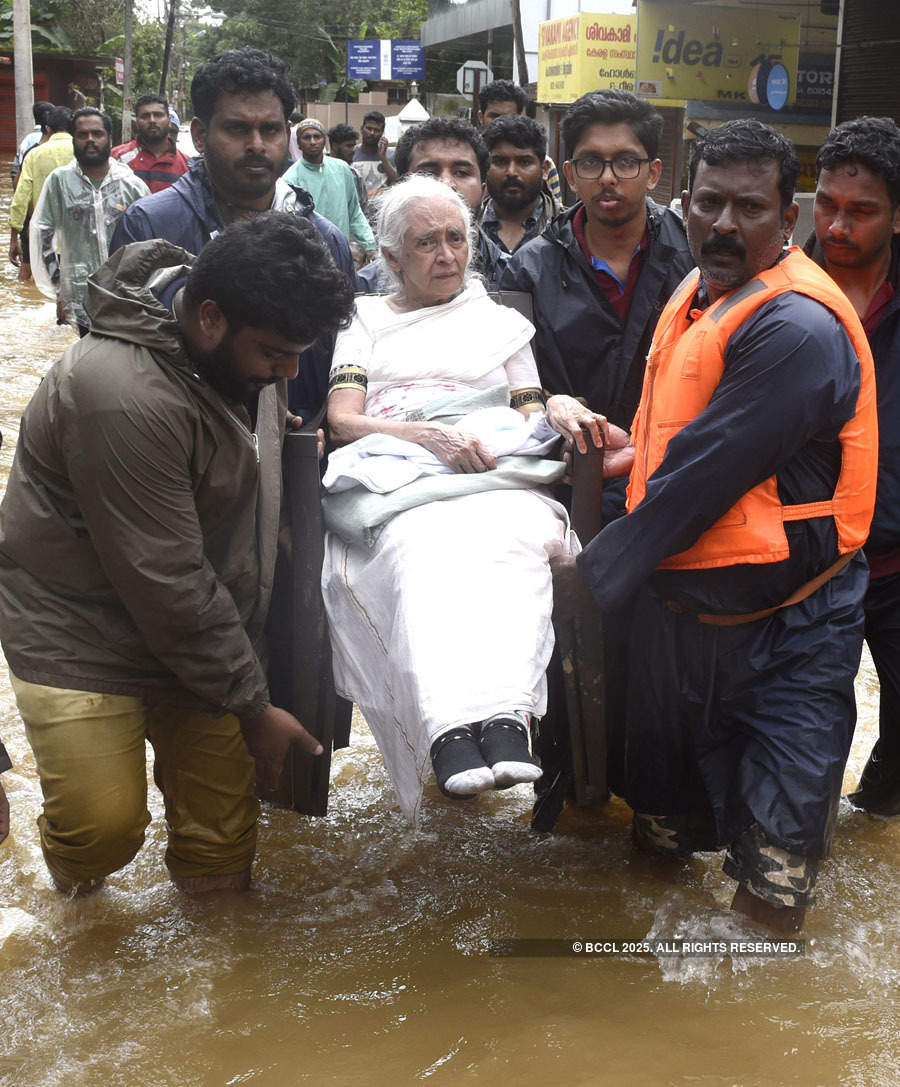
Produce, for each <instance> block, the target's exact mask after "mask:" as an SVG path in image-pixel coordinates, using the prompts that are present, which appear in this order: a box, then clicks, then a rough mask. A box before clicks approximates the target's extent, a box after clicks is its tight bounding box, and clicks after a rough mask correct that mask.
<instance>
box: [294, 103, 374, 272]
mask: <svg viewBox="0 0 900 1087" xmlns="http://www.w3.org/2000/svg"><path fill="white" fill-rule="evenodd" d="M297 144H298V146H299V147H300V155H301V157H300V158H299V159H298V160H297V161H296V162H295V163H294V164H293V166H291V168H290V169H289V170H288V171H287V173H286V174H285V175H284V180H285V181H287V182H288V184H290V185H296V186H298V187H299V188H301V189H306V191H307V192H308V193H309V194H310V196H312V198H313V200H314V201H315V205H316V211H317V212H318V213H319V214H320V215H324V216H325V218H326V219H328V220H329V221H330V222H332V223H334V225H335V226H336V227H337V228H338V230H341V231H343V233H344V234H346V235H347V237H348V239H349V240H350V241H351V242H356V244H357V245H359V246H360V247H361V248H362V250H363V252H364V253H365V255H366V257H367V258H369V259H371V256H374V253H375V235H374V234H373V233H372V228H371V227H370V226H369V223H368V220H367V219H366V217H365V215H363V213H362V209H361V208H360V206H359V197H358V196H357V195H356V183H355V182H354V180H353V171H352V170H351V169H350V167H349V166H348V165H347V163H346V162H344V161H343V159H339V158H335V157H333V156H326V154H325V127H324V125H323V124H322V123H321V122H320V121H317V120H315V119H314V118H312V117H307V118H305V119H304V120H302V121H300V123H299V124H298V125H297Z"/></svg>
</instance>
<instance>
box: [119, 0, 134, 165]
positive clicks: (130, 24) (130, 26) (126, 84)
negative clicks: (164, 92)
mask: <svg viewBox="0 0 900 1087" xmlns="http://www.w3.org/2000/svg"><path fill="white" fill-rule="evenodd" d="M133 35H134V4H133V0H125V56H124V58H123V67H124V68H125V74H124V76H123V79H122V143H128V141H129V140H130V139H131V65H132V60H133V58H132V54H131V40H132V37H133Z"/></svg>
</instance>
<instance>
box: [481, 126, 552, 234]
mask: <svg viewBox="0 0 900 1087" xmlns="http://www.w3.org/2000/svg"><path fill="white" fill-rule="evenodd" d="M481 138H482V139H483V140H484V143H485V146H486V147H487V149H488V151H489V152H490V156H491V158H490V166H489V167H488V172H487V191H488V197H487V200H485V202H484V203H483V204H482V206H481V218H480V221H481V228H482V230H484V231H485V233H486V234H487V235H488V237H489V238H492V239H493V240H494V241H495V242H496V243H497V245H499V246H500V248H501V249H502V250H503V251H504V252H506V253H515V251H516V250H517V249H518V248H519V247H520V246H522V245H524V244H525V243H526V242H528V241H531V239H532V238H536V237H537V236H538V235H539V234H540V233H542V232H543V230H544V229H545V228H546V226H547V224H548V223H549V222H550V220H551V219H553V218H554V216H556V215H557V214H558V213H559V205H558V204H557V202H556V200H555V199H554V198H553V196H552V194H551V193H550V191H549V190H545V186H544V159H545V157H546V154H547V134H546V132H544V129H543V128H542V127H541V126H540V125H539V124H538V123H537V121H533V120H532V119H531V118H530V117H520V116H518V115H517V114H510V115H507V116H502V117H498V118H497V120H496V121H493V122H492V123H491V124H489V125H488V126H487V128H485V129H484V130H483V131H482V133H481Z"/></svg>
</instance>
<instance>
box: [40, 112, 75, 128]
mask: <svg viewBox="0 0 900 1087" xmlns="http://www.w3.org/2000/svg"><path fill="white" fill-rule="evenodd" d="M71 124H72V111H71V110H70V109H69V107H68V106H51V107H50V110H49V112H48V113H47V116H46V117H45V118H44V127H45V128H49V129H50V131H51V132H71V131H72V129H71Z"/></svg>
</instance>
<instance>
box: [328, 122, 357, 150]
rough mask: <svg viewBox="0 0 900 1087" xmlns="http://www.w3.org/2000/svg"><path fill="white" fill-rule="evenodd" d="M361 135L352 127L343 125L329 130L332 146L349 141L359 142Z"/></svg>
mask: <svg viewBox="0 0 900 1087" xmlns="http://www.w3.org/2000/svg"><path fill="white" fill-rule="evenodd" d="M358 139H359V133H358V132H357V131H356V129H355V128H353V126H352V125H345V124H343V123H341V124H339V125H335V126H334V127H333V128H329V129H328V140H329V142H330V143H331V145H332V146H334V144H336V143H346V142H347V141H348V140H358Z"/></svg>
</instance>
